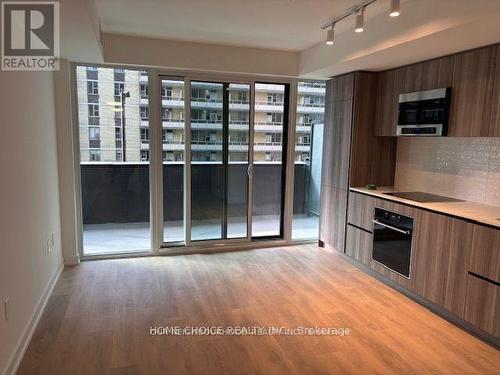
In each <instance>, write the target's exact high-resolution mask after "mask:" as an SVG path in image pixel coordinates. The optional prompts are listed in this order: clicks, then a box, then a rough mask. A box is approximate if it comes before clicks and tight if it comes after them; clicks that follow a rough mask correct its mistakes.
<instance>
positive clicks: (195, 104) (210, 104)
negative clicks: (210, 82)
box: [191, 98, 222, 110]
mask: <svg viewBox="0 0 500 375" xmlns="http://www.w3.org/2000/svg"><path fill="white" fill-rule="evenodd" d="M191 108H201V109H204V108H210V109H220V110H222V100H218V99H205V98H191Z"/></svg>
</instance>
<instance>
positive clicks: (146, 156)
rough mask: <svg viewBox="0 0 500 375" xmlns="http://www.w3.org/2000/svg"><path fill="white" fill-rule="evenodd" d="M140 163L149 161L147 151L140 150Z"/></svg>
mask: <svg viewBox="0 0 500 375" xmlns="http://www.w3.org/2000/svg"><path fill="white" fill-rule="evenodd" d="M141 161H149V150H141Z"/></svg>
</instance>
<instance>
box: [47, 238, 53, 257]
mask: <svg viewBox="0 0 500 375" xmlns="http://www.w3.org/2000/svg"><path fill="white" fill-rule="evenodd" d="M51 251H52V246H50V239H49V240H47V254H50V252H51Z"/></svg>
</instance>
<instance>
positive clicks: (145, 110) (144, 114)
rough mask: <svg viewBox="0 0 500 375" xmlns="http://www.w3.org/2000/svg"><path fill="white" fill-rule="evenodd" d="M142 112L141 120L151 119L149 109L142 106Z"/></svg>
mask: <svg viewBox="0 0 500 375" xmlns="http://www.w3.org/2000/svg"><path fill="white" fill-rule="evenodd" d="M140 111H141V120H148V119H149V108H148V107H143V106H141V108H140Z"/></svg>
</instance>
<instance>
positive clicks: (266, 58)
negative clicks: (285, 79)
mask: <svg viewBox="0 0 500 375" xmlns="http://www.w3.org/2000/svg"><path fill="white" fill-rule="evenodd" d="M103 41H104V61H105V62H106V63H113V64H132V65H141V66H158V67H165V68H170V69H182V70H201V71H211V72H223V73H236V74H260V75H278V76H296V75H297V71H298V53H297V52H291V51H276V50H268V49H259V48H246V47H232V46H221V45H214V44H203V43H193V42H178V41H171V40H164V39H152V38H142V37H136V36H126V35H115V34H104V35H103Z"/></svg>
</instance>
